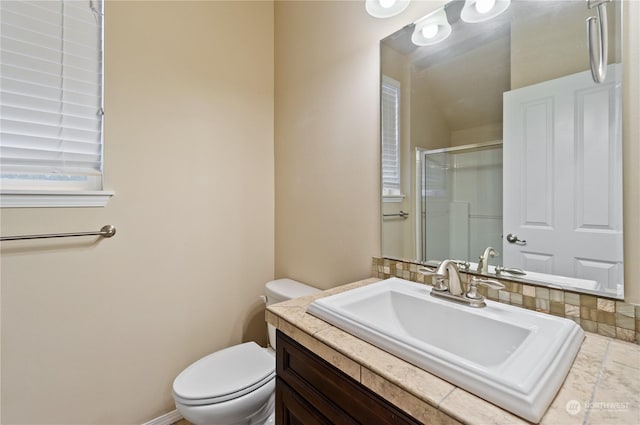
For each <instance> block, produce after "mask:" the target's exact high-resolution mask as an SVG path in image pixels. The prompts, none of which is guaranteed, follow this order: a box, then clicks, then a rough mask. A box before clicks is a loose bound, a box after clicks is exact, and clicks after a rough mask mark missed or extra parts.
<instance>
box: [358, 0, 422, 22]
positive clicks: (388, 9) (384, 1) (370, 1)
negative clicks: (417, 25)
mask: <svg viewBox="0 0 640 425" xmlns="http://www.w3.org/2000/svg"><path fill="white" fill-rule="evenodd" d="M410 1H411V0H365V2H364V7H365V9H367V13H369V15H371V16H373V17H374V18H390V17H392V16H395V15H397V14H399V13H401V12H403V11H404V10H405V9H406V8H407V6H409V2H410Z"/></svg>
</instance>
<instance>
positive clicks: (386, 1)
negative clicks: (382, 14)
mask: <svg viewBox="0 0 640 425" xmlns="http://www.w3.org/2000/svg"><path fill="white" fill-rule="evenodd" d="M394 4H396V0H380V6H381V7H382V8H384V9H389V8H390V7H393V5H394Z"/></svg>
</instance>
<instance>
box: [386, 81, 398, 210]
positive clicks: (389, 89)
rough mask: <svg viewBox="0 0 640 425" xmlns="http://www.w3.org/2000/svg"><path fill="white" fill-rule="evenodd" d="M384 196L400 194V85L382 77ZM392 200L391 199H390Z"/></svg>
mask: <svg viewBox="0 0 640 425" xmlns="http://www.w3.org/2000/svg"><path fill="white" fill-rule="evenodd" d="M381 92H382V96H381V106H382V108H381V115H382V120H381V121H382V195H383V197H395V198H399V197H401V194H400V125H399V122H400V83H399V82H398V81H396V80H394V79H392V78H389V77H387V76H383V77H382V91H381ZM390 199H391V198H390Z"/></svg>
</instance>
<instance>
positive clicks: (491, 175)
mask: <svg viewBox="0 0 640 425" xmlns="http://www.w3.org/2000/svg"><path fill="white" fill-rule="evenodd" d="M416 162H417V164H416V165H417V168H418V172H417V173H416V178H417V180H418V182H417V185H416V187H417V188H418V193H417V194H416V195H417V199H419V200H420V202H419V203H420V207H419V208H420V215H419V220H418V223H417V226H418V228H419V229H418V230H419V231H418V232H417V233H418V235H419V237H418V238H417V247H416V248H417V251H418V254H419V255H418V258H419V259H420V260H421V261H424V262H426V261H431V260H437V261H442V260H444V259H447V258H449V259H456V260H466V261H470V262H477V259H478V256H479V255H480V254H481V253H482V251H483V250H484V249H485V248H486V247H488V246H493V247H495V248H496V250H498V251H500V247H502V142H501V141H496V142H488V143H481V144H474V145H465V146H456V147H451V148H444V149H436V150H424V149H420V148H418V149H417V150H416ZM496 260H497V261H498V263H499V261H500V260H501V258H499V257H498V258H496Z"/></svg>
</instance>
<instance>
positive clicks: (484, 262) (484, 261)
mask: <svg viewBox="0 0 640 425" xmlns="http://www.w3.org/2000/svg"><path fill="white" fill-rule="evenodd" d="M496 255H499V254H498V251H496V250H495V249H493V248H492V247H490V246H488V247H487V248H485V250H484V252H483V253H482V255H481V256H480V258H478V269H477V272H478V273H480V274H487V273H489V257H495V256H496Z"/></svg>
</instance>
